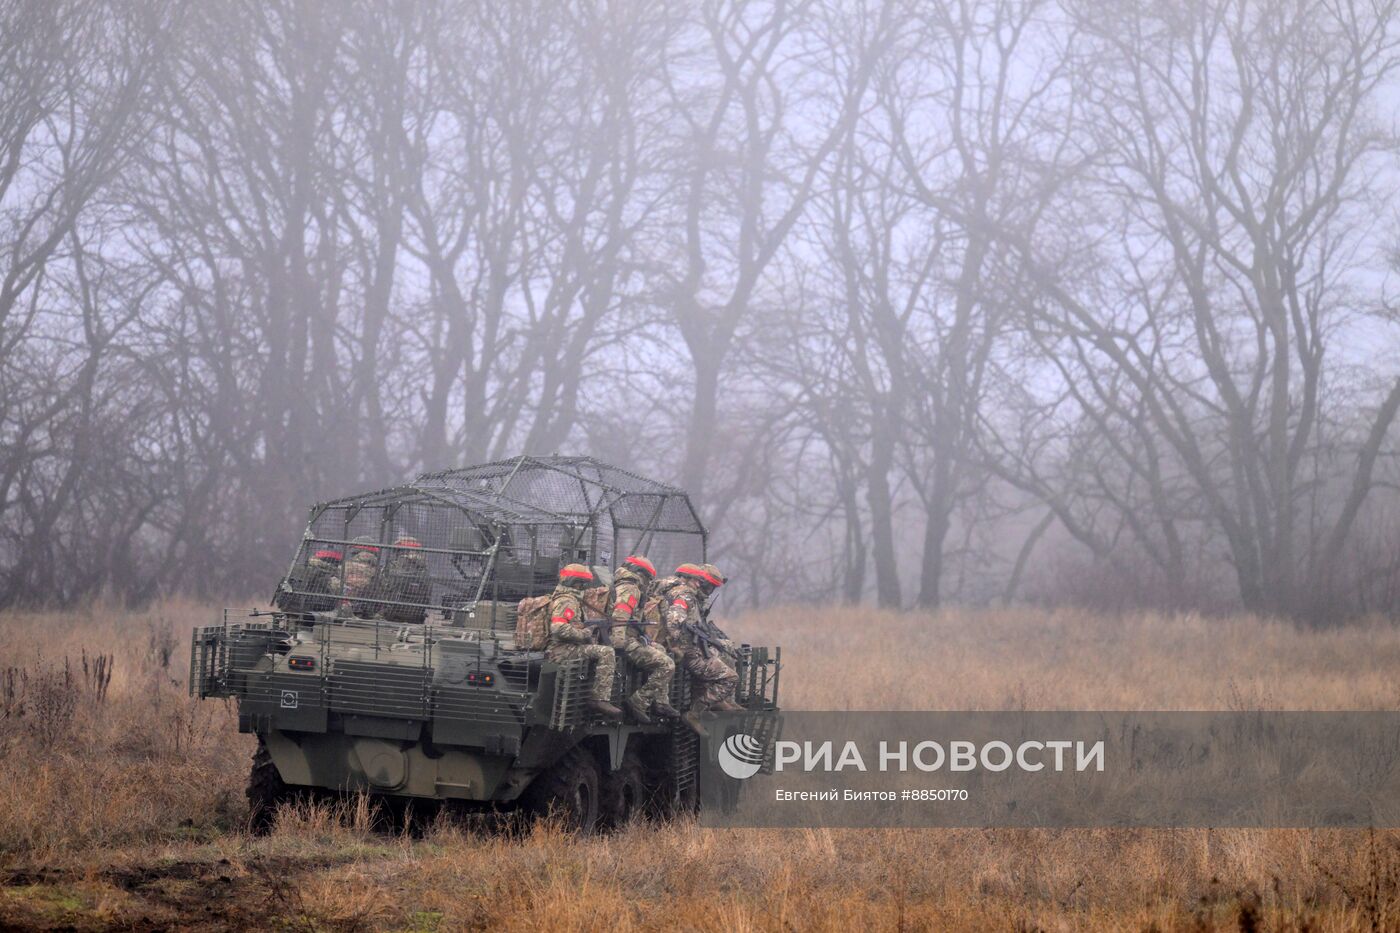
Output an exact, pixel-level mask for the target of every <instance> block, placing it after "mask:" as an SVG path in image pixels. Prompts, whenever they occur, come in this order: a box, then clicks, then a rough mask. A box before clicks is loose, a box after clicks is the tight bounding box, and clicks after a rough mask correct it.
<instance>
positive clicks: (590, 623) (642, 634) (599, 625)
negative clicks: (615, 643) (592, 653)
mask: <svg viewBox="0 0 1400 933" xmlns="http://www.w3.org/2000/svg"><path fill="white" fill-rule="evenodd" d="M619 625H626V626H629V627H631V629H632V631H634V632H636V633H637V637H638V638H640V639H641V640H642V644H644V645H650V644H652V637H651V636H650V635H648V634H647V628H646V625H645V624H643V623H641V622H638V621H637V620H636V619H629V620H628V621H626V622H614V621H612V620H611V619H588V620H586V621H585V622H584V623H583V627H584V628H591V629H594V630H595V631H596V632H597V636H598V644H600V645H601V644H603V630H604V629H607V630H608V631H609V633H611V631H612V629H614V628H616V627H617V626H619Z"/></svg>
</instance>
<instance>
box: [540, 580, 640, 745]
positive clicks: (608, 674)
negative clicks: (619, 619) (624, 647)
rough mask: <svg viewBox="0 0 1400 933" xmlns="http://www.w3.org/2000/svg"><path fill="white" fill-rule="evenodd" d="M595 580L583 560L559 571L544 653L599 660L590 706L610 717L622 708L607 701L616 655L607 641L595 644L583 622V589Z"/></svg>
mask: <svg viewBox="0 0 1400 933" xmlns="http://www.w3.org/2000/svg"><path fill="white" fill-rule="evenodd" d="M592 582H593V571H591V570H589V569H588V568H587V567H585V566H583V564H568V565H567V566H565V567H564V569H563V570H560V571H559V585H558V586H556V587H555V588H554V593H553V594H552V595H551V596H550V600H549V645H548V647H547V648H546V649H545V656H546V657H548V658H549V660H551V661H573V660H576V659H579V658H591V659H593V660H594V661H596V662H597V667H596V668H595V669H594V671H593V682H592V695H591V697H590V699H589V701H588V708H589V709H591V710H592V711H593V712H595V713H598V714H600V715H602V716H605V717H607V718H609V719H620V718H622V710H620V709H618V708H617V707H616V706H613V705H612V703H610V702H608V699H609V697H611V696H612V683H613V671H614V669H615V667H616V664H617V655H616V654H615V653H614V652H613V649H612V648H610V647H608V646H607V645H599V644H595V643H594V641H593V633H592V632H590V631H589V630H588V629H586V628H584V625H583V600H582V598H581V597H582V591H583V590H585V589H587V588H588V586H589V585H590V584H591V583H592Z"/></svg>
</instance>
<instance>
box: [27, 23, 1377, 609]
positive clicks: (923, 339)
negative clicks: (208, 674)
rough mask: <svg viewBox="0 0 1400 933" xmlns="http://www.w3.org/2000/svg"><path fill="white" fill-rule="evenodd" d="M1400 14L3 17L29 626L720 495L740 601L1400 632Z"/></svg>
mask: <svg viewBox="0 0 1400 933" xmlns="http://www.w3.org/2000/svg"><path fill="white" fill-rule="evenodd" d="M1395 12H1396V4H1395V2H1394V0H1361V2H1354V3H1344V2H1340V0H1338V2H1312V0H1292V2H1245V0H1200V2H1185V0H1177V2H1172V3H1158V2H1155V0H1154V2H1148V0H1139V2H1124V0H1109V2H1097V0H1095V2H1088V0H1085V2H1080V0H1064V2H1058V3H1056V2H1021V0H963V2H957V0H892V2H877V0H846V2H841V0H830V2H828V0H809V2H802V0H791V2H784V0H774V2H748V0H706V2H667V0H658V2H646V0H635V2H606V0H600V2H595V3H563V2H561V3H529V2H524V0H521V2H514V0H512V2H508V3H496V2H466V0H419V2H397V3H396V2H377V0H376V2H326V3H314V2H282V0H256V2H254V0H195V2H189V3H161V2H155V0H152V2H146V3H139V4H105V3H98V2H88V0H0V605H4V604H31V603H35V604H38V603H45V604H47V603H54V604H71V603H75V602H81V601H84V600H87V599H91V598H97V597H105V598H119V599H121V600H124V601H127V602H133V603H139V602H141V601H144V600H147V599H150V598H153V597H156V596H161V595H168V594H182V593H183V594H189V595H191V596H193V597H197V598H209V599H213V598H231V597H242V596H246V595H248V594H270V593H271V591H272V588H273V587H274V585H275V584H276V582H277V580H278V579H279V577H280V575H281V573H282V571H284V570H285V567H286V563H287V561H288V560H289V559H290V557H291V554H292V551H293V548H294V545H295V542H296V540H297V539H298V537H299V535H300V530H301V527H302V525H303V523H304V521H305V516H306V510H307V508H308V507H309V506H310V505H311V504H312V503H314V502H317V501H321V500H326V499H330V498H333V497H336V496H340V495H345V494H348V493H352V492H355V491H357V490H360V489H366V490H368V489H378V488H382V487H386V486H392V485H394V484H396V483H399V482H402V481H404V480H405V479H407V478H409V477H411V476H412V475H414V474H415V473H416V472H418V471H420V470H437V469H443V468H447V467H452V466H461V465H466V464H470V463H475V462H482V461H486V460H492V459H499V458H503V457H508V456H513V455H516V454H520V453H553V452H563V453H582V454H591V455H595V456H597V457H599V458H601V459H603V460H606V461H608V462H611V463H615V464H617V465H619V466H623V467H626V468H629V469H633V470H636V471H639V472H642V473H645V474H647V475H650V476H654V477H656V478H658V479H662V480H665V481H668V482H673V483H676V484H679V485H681V486H683V487H684V488H686V489H687V490H688V491H689V492H690V493H691V495H692V496H693V497H694V499H695V502H696V505H697V507H698V509H699V511H700V514H701V516H702V517H703V518H704V519H705V521H706V522H707V524H708V525H709V526H710V528H711V531H712V551H711V555H712V557H713V559H714V560H716V562H718V563H719V564H720V565H721V566H723V567H724V568H725V570H726V571H727V572H728V573H729V574H730V575H731V577H732V579H733V580H734V585H733V586H732V587H731V588H729V591H728V592H729V595H728V601H729V605H730V606H731V607H735V608H737V607H741V606H747V605H760V604H765V603H773V602H786V601H817V602H851V603H858V602H868V603H871V604H878V605H882V606H890V607H895V606H904V607H909V606H919V607H935V606H939V605H944V604H984V603H1001V602H1017V601H1032V602H1035V603H1040V604H1046V605H1056V604H1069V605H1093V606H1097V607H1101V608H1114V609H1132V608H1135V607H1148V608H1159V607H1160V608H1173V609H1198V610H1203V611H1209V612H1215V611H1233V610H1236V609H1245V610H1249V611H1255V612H1260V613H1265V614H1277V615H1285V616H1291V617H1295V618H1299V619H1303V620H1307V621H1310V622H1314V623H1326V622H1331V621H1335V620H1338V619H1342V618H1346V617H1349V616H1352V615H1356V614H1360V613H1368V612H1381V613H1386V612H1394V611H1400V522H1397V520H1396V517H1397V511H1396V505H1397V501H1400V496H1398V495H1397V482H1400V469H1397V466H1400V465H1398V464H1397V442H1400V429H1397V427H1396V425H1395V424H1394V422H1395V420H1396V412H1397V408H1400V378H1397V377H1398V376H1400V359H1397V356H1400V354H1397V353H1396V352H1395V351H1396V350H1397V349H1400V340H1398V339H1397V321H1396V313H1395V307H1394V302H1393V295H1392V291H1393V286H1394V284H1395V283H1394V271H1395V264H1396V262H1397V256H1400V253H1397V248H1398V247H1400V236H1398V235H1397V234H1400V229H1398V228H1397V225H1396V212H1395V207H1394V204H1395V200H1394V194H1395V187H1396V179H1397V178H1398V177H1400V173H1397V169H1400V146H1397V138H1396V135H1395V126H1396V117H1397V107H1396V104H1397V95H1396V84H1395V77H1396V75H1395V67H1396V63H1397V40H1400V28H1398V27H1397V24H1396V22H1395Z"/></svg>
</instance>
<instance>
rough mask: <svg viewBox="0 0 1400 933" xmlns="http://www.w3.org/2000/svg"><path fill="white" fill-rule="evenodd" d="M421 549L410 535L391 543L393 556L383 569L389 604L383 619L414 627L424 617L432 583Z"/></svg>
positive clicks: (385, 596)
mask: <svg viewBox="0 0 1400 933" xmlns="http://www.w3.org/2000/svg"><path fill="white" fill-rule="evenodd" d="M422 547H423V545H422V544H421V543H419V541H418V539H417V538H415V537H413V536H412V535H400V536H399V537H398V538H397V539H396V540H395V541H394V548H395V551H394V556H393V557H391V558H389V565H388V566H387V567H385V568H384V591H385V592H384V598H385V599H388V600H391V602H390V604H389V605H386V606H385V607H384V610H383V615H384V618H386V619H388V620H389V621H390V622H399V623H403V624H407V625H417V624H419V623H421V622H422V621H423V620H424V619H425V618H426V617H427V609H426V608H425V607H426V604H427V603H428V601H429V596H430V594H431V591H432V581H431V580H430V579H429V577H428V561H427V559H426V558H425V557H424V556H423V552H422Z"/></svg>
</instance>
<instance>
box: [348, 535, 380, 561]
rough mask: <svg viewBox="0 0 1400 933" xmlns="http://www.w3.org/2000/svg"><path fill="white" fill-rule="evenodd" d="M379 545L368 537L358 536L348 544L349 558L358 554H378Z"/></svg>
mask: <svg viewBox="0 0 1400 933" xmlns="http://www.w3.org/2000/svg"><path fill="white" fill-rule="evenodd" d="M378 553H379V545H378V543H376V542H375V540H374V539H373V538H371V537H370V536H369V535H359V536H357V537H356V538H355V540H353V541H351V542H350V556H351V557H355V556H356V555H358V554H378Z"/></svg>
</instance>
